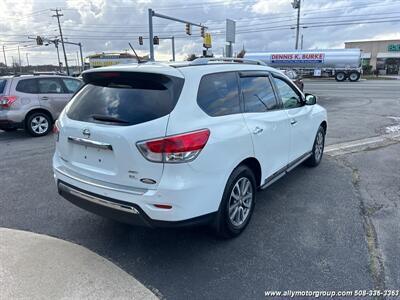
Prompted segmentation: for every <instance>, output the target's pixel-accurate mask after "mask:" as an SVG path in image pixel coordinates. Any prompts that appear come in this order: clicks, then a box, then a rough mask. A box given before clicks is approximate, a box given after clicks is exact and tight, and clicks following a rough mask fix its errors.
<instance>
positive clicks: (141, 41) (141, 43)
mask: <svg viewBox="0 0 400 300" xmlns="http://www.w3.org/2000/svg"><path fill="white" fill-rule="evenodd" d="M139 45H143V37H142V36H139Z"/></svg>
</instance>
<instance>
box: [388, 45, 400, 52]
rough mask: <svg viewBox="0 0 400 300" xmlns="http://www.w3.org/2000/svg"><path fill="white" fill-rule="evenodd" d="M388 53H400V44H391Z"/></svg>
mask: <svg viewBox="0 0 400 300" xmlns="http://www.w3.org/2000/svg"><path fill="white" fill-rule="evenodd" d="M388 51H400V44H390V45H389V46H388Z"/></svg>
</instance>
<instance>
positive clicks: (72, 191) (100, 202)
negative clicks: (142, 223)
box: [59, 183, 139, 215]
mask: <svg viewBox="0 0 400 300" xmlns="http://www.w3.org/2000/svg"><path fill="white" fill-rule="evenodd" d="M59 185H60V186H61V187H60V188H61V189H63V190H66V191H67V192H68V193H70V194H72V195H74V196H76V197H79V198H81V199H85V200H87V201H90V202H92V203H95V204H98V205H102V206H107V207H110V208H112V209H116V210H121V211H124V212H128V213H131V214H135V215H138V214H139V211H138V210H137V209H136V208H134V207H133V206H130V205H125V204H119V203H115V202H111V201H108V200H104V199H101V198H99V197H95V196H92V195H89V194H86V193H83V192H81V191H78V190H76V189H74V188H72V187H69V186H67V185H65V184H63V183H59Z"/></svg>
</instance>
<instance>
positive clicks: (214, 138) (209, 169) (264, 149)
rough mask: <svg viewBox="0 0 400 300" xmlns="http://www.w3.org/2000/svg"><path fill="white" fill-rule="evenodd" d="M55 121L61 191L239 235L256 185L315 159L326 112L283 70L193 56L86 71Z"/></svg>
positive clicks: (77, 200) (139, 214)
mask: <svg viewBox="0 0 400 300" xmlns="http://www.w3.org/2000/svg"><path fill="white" fill-rule="evenodd" d="M83 79H84V82H85V85H84V86H83V87H82V88H81V89H80V91H78V92H77V93H76V94H75V96H74V97H73V99H72V100H71V102H70V103H69V104H68V105H67V107H66V108H65V109H64V110H63V112H62V113H61V115H60V117H59V119H58V121H57V122H56V124H55V131H56V132H57V133H58V135H57V147H56V152H55V154H54V158H53V167H54V176H55V179H56V183H57V186H58V191H59V193H60V194H61V195H62V196H63V197H64V198H66V199H67V200H69V201H71V202H72V203H74V204H76V205H78V206H80V207H82V208H84V209H86V210H89V211H92V212H94V213H97V214H99V215H103V216H106V217H110V218H113V219H116V220H119V221H122V222H127V223H131V224H138V223H141V224H143V223H144V224H146V225H150V226H181V225H189V224H199V223H210V224H212V225H213V226H214V227H215V229H216V231H217V233H218V234H220V235H222V236H225V237H232V236H236V235H238V234H239V233H240V232H242V231H243V229H244V228H245V227H246V225H247V224H248V223H249V221H250V217H251V215H252V212H253V210H254V204H255V195H256V190H257V188H265V187H267V186H268V185H270V184H271V183H273V182H274V181H276V180H277V179H278V178H280V177H281V176H283V175H284V174H285V173H287V172H288V171H290V170H291V169H293V168H294V167H295V166H297V165H298V164H300V163H302V162H303V161H305V162H306V163H307V164H308V165H310V166H316V165H318V164H319V162H320V161H321V158H322V154H323V149H324V140H325V133H326V129H327V115H326V111H325V109H324V108H322V107H321V106H319V105H317V104H315V102H316V98H315V96H313V95H311V94H305V95H304V94H303V93H302V92H301V91H300V90H299V89H298V88H297V87H296V86H295V85H294V84H293V83H292V82H291V80H290V79H289V78H287V77H286V76H285V75H283V74H282V73H281V72H279V71H277V70H275V69H273V68H269V67H266V66H263V65H259V64H255V63H250V62H248V61H241V63H234V62H233V63H232V62H228V63H227V62H226V61H224V60H221V61H212V60H205V59H198V60H195V61H194V62H191V63H181V64H161V63H145V64H139V65H121V66H115V67H107V68H99V69H94V70H90V71H86V72H84V73H83Z"/></svg>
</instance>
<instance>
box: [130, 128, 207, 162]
mask: <svg viewBox="0 0 400 300" xmlns="http://www.w3.org/2000/svg"><path fill="white" fill-rule="evenodd" d="M209 136H210V131H209V130H208V129H203V130H199V131H194V132H189V133H183V134H178V135H172V136H167V137H165V138H161V139H154V140H148V141H143V142H139V143H137V147H138V149H139V151H140V152H141V153H142V154H143V156H144V157H145V158H146V159H148V160H150V161H153V162H167V163H180V162H188V161H191V160H193V159H195V158H196V157H197V156H198V155H199V153H200V151H201V150H202V149H203V148H204V146H205V145H206V144H207V141H208V138H209Z"/></svg>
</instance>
